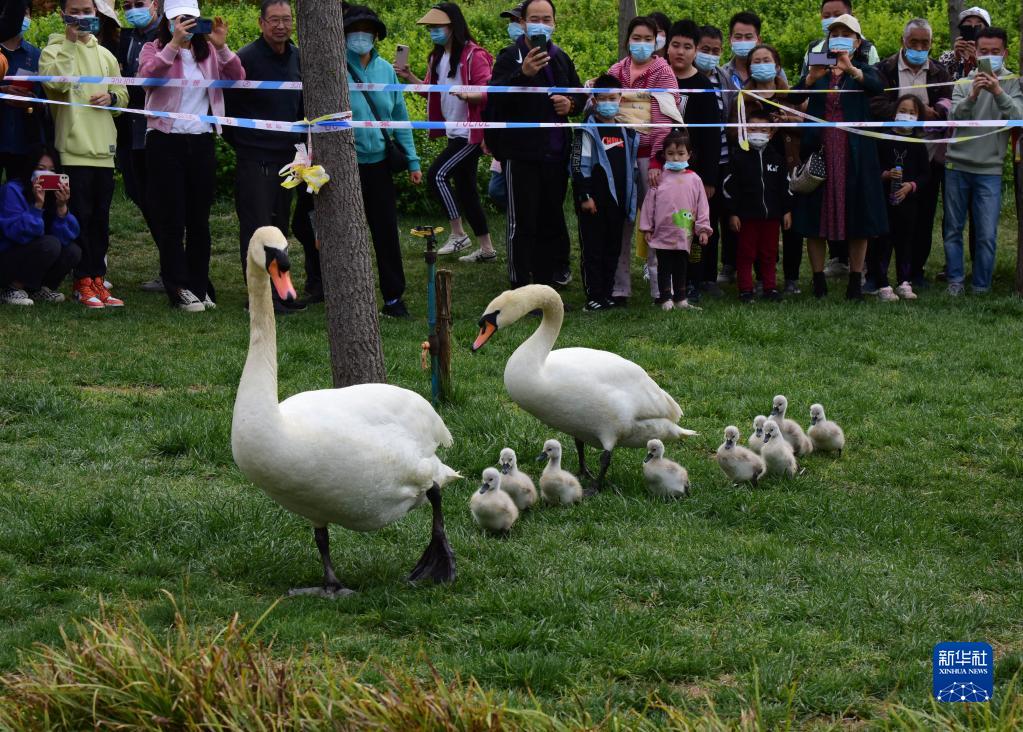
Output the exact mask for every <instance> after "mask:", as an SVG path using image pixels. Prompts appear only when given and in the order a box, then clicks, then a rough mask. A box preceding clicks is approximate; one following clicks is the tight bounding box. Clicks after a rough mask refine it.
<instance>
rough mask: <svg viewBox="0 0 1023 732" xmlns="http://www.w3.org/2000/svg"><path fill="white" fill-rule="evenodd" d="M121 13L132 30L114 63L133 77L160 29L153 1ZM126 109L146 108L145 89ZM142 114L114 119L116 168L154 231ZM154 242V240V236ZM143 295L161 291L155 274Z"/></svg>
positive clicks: (133, 0)
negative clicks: (148, 193)
mask: <svg viewBox="0 0 1023 732" xmlns="http://www.w3.org/2000/svg"><path fill="white" fill-rule="evenodd" d="M124 10H125V14H126V16H127V19H128V24H129V25H130V26H131V28H132V29H131V30H130V31H128V30H124V31H122V32H121V38H120V41H119V43H118V47H117V54H116V55H117V63H118V64H120V66H121V75H122V76H136V75H137V74H138V71H139V54H140V53H142V47H143V46H144V45H146V44H147V43H149V42H150V41H152V40H155V39H156V31H157V30H158V29H159V27H160V13H159V12H158V10H157V3H156V0H125V2H124ZM128 107H129V108H130V109H145V107H146V90H145V87H141V86H129V87H128ZM147 121H148V118H147V117H146V116H145V115H142V114H122V115H120V116H119V117H115V118H114V126H115V127H117V169H118V170H119V171H121V179H122V180H123V181H124V192H125V195H127V196H128V198H129V199H130V200H131V202H132V203H134V204H135V205H136V206H137V207H138V210H139V211H141V212H142V218H143V220H144V221H145V222H146V228H148V229H149V231H150V233H152V231H153V226H152V221H151V219H150V214H149V202H148V200H147V198H148V196H147V195H146V191H147V190H148V189H147V187H146V181H147V179H148V177H147V175H146V123H147ZM153 242H154V243H155V242H156V237H155V236H153ZM142 289H143V290H144V291H145V292H163V280H161V279H160V276H159V275H157V276H156V277H155V278H154V279H152V280H149V281H148V282H143V283H142Z"/></svg>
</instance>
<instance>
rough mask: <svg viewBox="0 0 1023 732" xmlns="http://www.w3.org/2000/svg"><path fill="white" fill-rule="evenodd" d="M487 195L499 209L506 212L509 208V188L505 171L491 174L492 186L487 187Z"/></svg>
mask: <svg viewBox="0 0 1023 732" xmlns="http://www.w3.org/2000/svg"><path fill="white" fill-rule="evenodd" d="M487 195H488V196H490V198H491V199H493V201H494V205H495V206H497V208H498V209H500V210H501V211H504V210H505V209H507V208H508V187H507V184H506V183H505V182H504V172H503V171H497V170H495V171H493V172H492V173H491V174H490V185H488V186H487Z"/></svg>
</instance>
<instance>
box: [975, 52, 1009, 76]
mask: <svg viewBox="0 0 1023 732" xmlns="http://www.w3.org/2000/svg"><path fill="white" fill-rule="evenodd" d="M985 58H986V59H987V60H988V61H990V62H991V70H992V71H993V72H995V74H998V73H999V72H1000V71H1001V70H1002V66H1004V65H1005V57H1004V56H977V60H978V61H980V60H981V59H985Z"/></svg>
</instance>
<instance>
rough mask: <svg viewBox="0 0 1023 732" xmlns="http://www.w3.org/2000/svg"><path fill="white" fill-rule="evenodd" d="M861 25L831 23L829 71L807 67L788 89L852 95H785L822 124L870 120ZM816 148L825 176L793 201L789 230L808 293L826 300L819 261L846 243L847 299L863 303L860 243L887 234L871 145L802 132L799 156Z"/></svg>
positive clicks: (829, 131)
mask: <svg viewBox="0 0 1023 732" xmlns="http://www.w3.org/2000/svg"><path fill="white" fill-rule="evenodd" d="M862 48H863V33H862V31H861V30H860V23H859V21H858V20H856V18H854V17H852V16H851V15H841V16H839V17H838V18H836V19H835V22H834V23H832V24H831V27H830V29H829V31H828V49H829V51H830V52H831V53H833V54H835V65H834V66H811V67H810V71H809V73H808V74H807V75H806V76H804V77H803V78H801V79H800V80H799V82H798V83H797V84H796V85H795V86H793V87H792V88H793V90H801V89H813V90H821V91H826V90H843V91H847V92H848V91H854V92H857V93H816V94H807V95H800V94H794V95H791V96H790V97H789V101H790V103H793V104H799V103H802V102H803V101H805V100H806V98H808V102H809V103H808V105H807V112H808V113H809V114H811V115H813V116H814V117H818V118H822V119H824V120H826V121H828V122H865V121H867V120H869V119H870V108H869V102H870V99H871V98H872V97H874V96H877V95H879V94H881V93H883V92H884V84H883V83H882V81H881V75H880V74H878V72H877V70H876V69H875V68H874V67H872V66H871V65H870V64H869V63H867V59H866V57H865V56H864V54H863V50H862ZM822 148H823V153H824V162H825V165H826V167H827V176H826V178H825V180H824V182H823V184H821V185H820V186H819V187H818V188H817V189H816V190H815V191H814V192H813V193H810V194H806V195H801V196H797V197H796V208H795V215H794V217H793V219H794V223H795V227H796V229H797V230H798V231H799V232H800V233H801V234H802V235H803V236H805V237H806V238H807V239H808V242H807V252H808V253H809V256H810V266H811V267H812V269H813V292H814V296H815V297H817V298H822V297H824V296H825V295H827V291H828V286H827V280H826V279H825V276H824V256H825V253H826V251H827V249H826V247H827V241H828V240H831V241H848V242H849V282H848V285H847V286H846V292H845V294H846V298H847V299H849V300H862V299H863V292H862V285H863V282H862V277H863V265H864V258H865V257H866V253H867V240H868V239H870V238H873V237H877V236H881V235H882V234H884V233H886V232H887V231H888V220H887V216H886V215H885V195H884V192H883V191H882V188H881V170H880V166H879V164H878V158H877V143H876V141H875V140H874V139H873V138H871V137H867V136H865V135H858V134H853V133H851V132H847V131H845V130H843V129H840V128H837V127H828V128H819V127H818V128H806V129H804V130H803V133H802V141H801V157H802V159H803V160H808V159H809V158H810V155H811V154H813V153H815V152H817V151H818V150H820V149H822Z"/></svg>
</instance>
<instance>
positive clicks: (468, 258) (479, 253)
mask: <svg viewBox="0 0 1023 732" xmlns="http://www.w3.org/2000/svg"><path fill="white" fill-rule="evenodd" d="M458 261H459V262H472V263H476V264H484V263H486V262H496V261H497V252H485V251H483V249H482V247H481V248H480V249H477V250H476V251H475V252H473V253H472V254H466V255H465V256H464V257H459V258H458Z"/></svg>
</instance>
